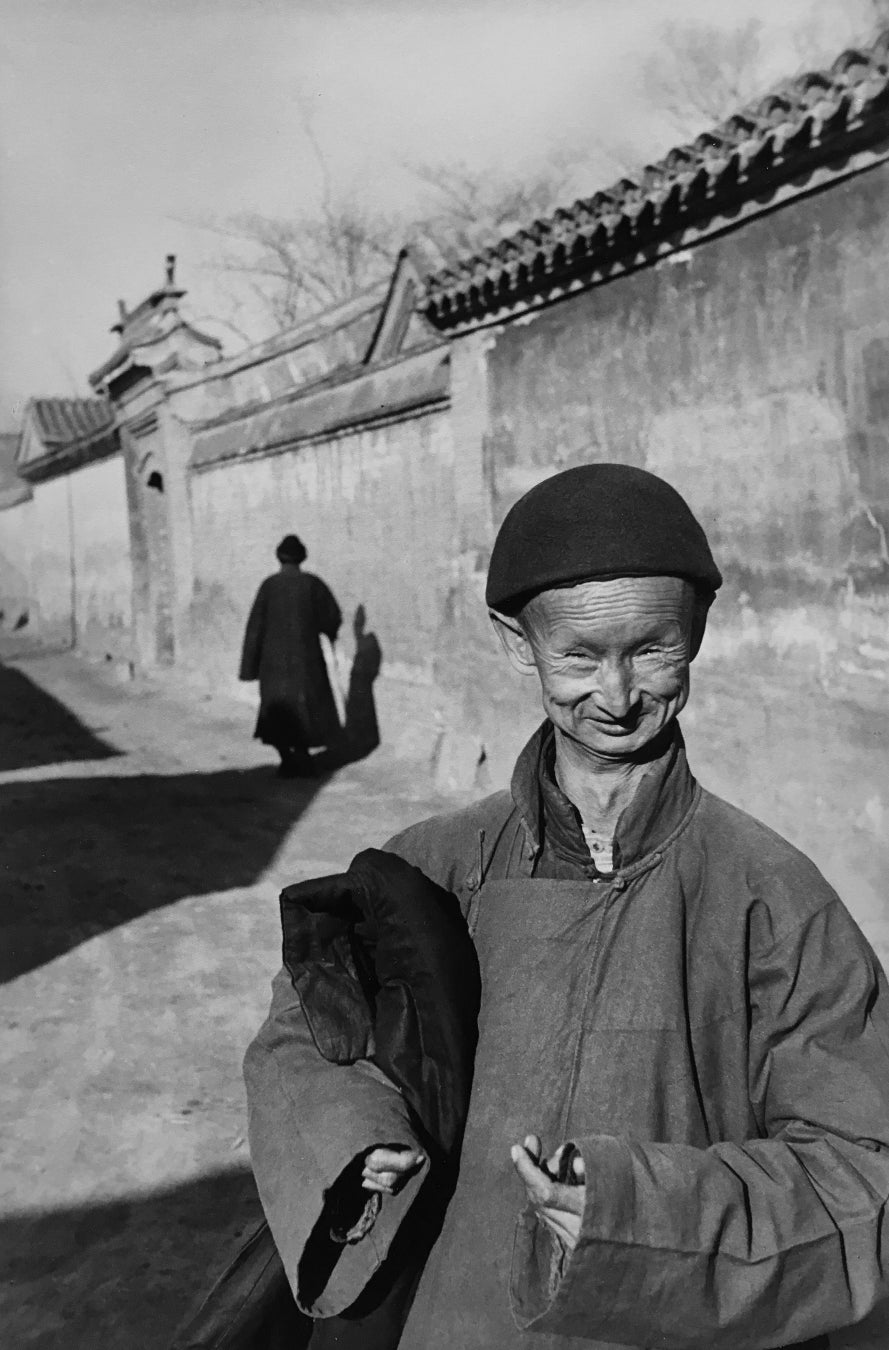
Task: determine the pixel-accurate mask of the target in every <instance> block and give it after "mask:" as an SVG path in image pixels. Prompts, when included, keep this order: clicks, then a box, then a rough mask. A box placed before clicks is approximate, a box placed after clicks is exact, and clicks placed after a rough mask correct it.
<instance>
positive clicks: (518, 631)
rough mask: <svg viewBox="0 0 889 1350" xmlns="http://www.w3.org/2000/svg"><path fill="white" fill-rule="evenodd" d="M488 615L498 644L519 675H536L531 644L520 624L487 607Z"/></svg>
mask: <svg viewBox="0 0 889 1350" xmlns="http://www.w3.org/2000/svg"><path fill="white" fill-rule="evenodd" d="M488 616H489V618H490V620H491V623H492V624H493V625H494V632H495V633H496V634H497V636H498V638H499V639H500V645H501V647H502V648H503V650H504V651H505V652H506V655H507V656H508V657H509V662H510V665H511V666H512V667H513V669H514V670H517V671H518V672H519V674H520V675H536V674H537V663H536V662H535V660H534V652H533V651H532V649H531V644H530V642H529V641H528V639H527V638H526V636H525V634H524V632H523V631H522V627H521V624H519V623H518V622H517V621H516V620H515V619H508V618H507V617H506V615H505V614H498V613H497V612H496V611H495V610H493V609H489V610H488Z"/></svg>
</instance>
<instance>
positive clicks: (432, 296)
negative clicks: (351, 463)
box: [423, 29, 889, 330]
mask: <svg viewBox="0 0 889 1350" xmlns="http://www.w3.org/2000/svg"><path fill="white" fill-rule="evenodd" d="M881 142H885V143H886V145H885V147H884V148H885V149H886V150H887V152H889V29H887V30H886V31H884V32H883V33H881V35H880V36H879V37H878V38H877V39H876V41H875V42H874V43H873V44H872V45H871V46H869V47H868V48H866V49H864V50H859V49H854V48H853V49H849V50H848V51H845V52H843V53H842V54H841V55H840V56H839V57H838V58H837V60H836V61H835V62H834V63H833V65H832V66H831V67H830V69H829V70H824V71H813V72H809V73H807V74H804V75H800V76H798V77H797V78H795V79H792V80H788V81H785V82H784V83H783V84H782V85H780V86H779V87H778V88H776V89H774V90H772V91H771V92H770V93H769V94H767V95H766V96H765V97H764V98H761V99H759V100H757V101H756V102H754V103H752V104H750V106H749V107H746V108H743V109H741V110H740V111H739V112H737V113H735V114H733V116H731V117H730V118H728V119H727V121H726V122H724V123H722V124H721V125H720V126H718V127H715V128H713V129H711V130H709V131H706V132H704V133H702V135H700V136H698V137H697V139H696V140H695V141H694V142H693V143H692V144H690V145H685V146H678V147H676V148H675V149H673V150H671V151H670V152H669V154H667V155H666V156H665V157H664V159H663V160H661V161H659V162H658V163H657V164H653V165H649V166H648V167H647V168H646V169H645V170H644V171H643V172H642V174H641V175H640V181H639V182H633V181H631V180H630V179H626V178H625V179H622V180H621V181H620V182H618V183H616V184H615V185H614V186H613V187H612V188H609V189H608V190H607V191H605V192H598V193H596V194H595V195H594V196H593V197H590V198H586V199H584V200H580V201H577V202H575V203H574V205H573V206H572V207H570V208H568V209H563V210H560V211H557V212H556V213H555V214H554V215H553V216H552V217H551V218H550V219H548V220H540V221H536V222H535V223H534V224H533V225H532V226H531V227H530V228H529V229H527V230H522V231H521V232H520V233H518V234H516V235H513V236H512V237H510V238H508V239H503V240H500V241H499V242H498V243H497V244H494V245H492V246H491V247H490V248H486V249H484V250H482V252H480V253H478V254H476V255H474V256H472V257H468V258H465V259H463V260H461V261H459V262H457V263H455V264H452V265H451V266H450V267H448V268H446V269H443V270H442V271H439V272H436V273H434V274H433V275H431V276H428V277H427V278H426V279H425V285H424V297H423V311H424V313H425V315H426V318H427V319H428V320H429V321H430V322H431V323H432V324H433V325H434V326H435V327H436V328H438V329H440V330H447V329H454V328H461V327H472V326H473V325H474V324H476V323H479V322H481V321H483V320H485V319H490V317H491V316H492V315H495V314H499V313H501V312H508V311H509V310H511V309H516V308H525V307H527V306H528V305H530V304H533V303H541V302H544V301H545V300H546V299H547V298H553V297H555V296H558V295H560V294H562V293H564V292H565V291H566V290H570V289H575V288H580V287H582V286H584V285H587V284H592V283H594V282H595V281H596V280H604V279H606V278H607V277H608V276H609V275H612V274H614V273H615V272H616V271H621V270H627V268H628V267H632V266H636V265H642V264H643V263H645V262H647V261H650V260H651V259H652V257H654V256H657V254H658V253H659V252H669V251H670V249H671V248H672V247H674V246H675V247H683V246H684V244H685V241H684V240H683V232H684V231H690V232H691V234H692V235H695V237H697V236H696V231H698V230H700V229H701V228H702V227H703V226H704V225H705V224H706V223H707V222H708V221H712V220H714V219H715V218H718V217H720V216H734V217H736V216H737V213H738V211H739V209H740V208H741V207H743V206H744V205H745V204H746V203H748V202H752V201H754V199H756V200H757V201H759V202H763V203H765V204H768V201H769V200H770V199H771V198H773V197H774V195H775V194H776V193H777V191H778V189H781V188H784V187H785V185H788V184H790V183H791V181H793V183H794V184H797V183H798V184H799V191H805V190H806V185H807V180H808V179H809V178H810V177H811V176H812V175H813V174H814V171H815V170H821V169H824V168H826V167H828V166H836V168H837V171H838V172H843V171H847V168H846V166H848V165H849V164H850V162H851V161H852V160H853V157H854V156H856V155H858V154H859V153H860V152H862V151H867V150H869V149H871V148H873V147H876V146H879V145H880V143H881ZM853 167H854V166H853Z"/></svg>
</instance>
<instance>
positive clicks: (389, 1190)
mask: <svg viewBox="0 0 889 1350" xmlns="http://www.w3.org/2000/svg"><path fill="white" fill-rule="evenodd" d="M425 1161H426V1154H425V1153H424V1152H423V1150H422V1149H419V1148H412V1147H411V1146H410V1145H409V1144H378V1145H377V1146H376V1148H373V1149H371V1151H370V1153H368V1154H367V1156H366V1157H365V1159H364V1171H363V1172H362V1174H361V1185H362V1188H363V1189H364V1190H365V1191H378V1192H380V1193H381V1194H385V1195H397V1194H398V1192H399V1191H400V1190H401V1188H402V1186H403V1185H404V1184H405V1182H406V1181H408V1180H409V1179H410V1177H412V1176H413V1175H414V1173H415V1172H418V1171H419V1169H420V1168H421V1167H422V1166H423V1164H424V1163H425Z"/></svg>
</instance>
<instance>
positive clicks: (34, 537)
mask: <svg viewBox="0 0 889 1350" xmlns="http://www.w3.org/2000/svg"><path fill="white" fill-rule="evenodd" d="M31 505H32V507H33V511H32V515H31V529H32V534H31V539H30V541H29V548H30V569H29V570H30V573H31V599H32V610H31V618H30V623H29V628H30V629H31V630H32V631H33V632H34V633H35V634H36V635H38V636H39V637H40V640H41V641H43V642H46V643H49V644H53V645H54V644H56V643H71V642H72V641H73V639H74V590H73V584H72V575H71V550H72V536H73V531H72V529H71V489H70V480H69V478H68V477H63V478H51V479H49V480H48V481H47V482H45V483H35V485H34V498H33V501H32V503H31Z"/></svg>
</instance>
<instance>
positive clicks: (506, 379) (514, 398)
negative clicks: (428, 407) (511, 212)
mask: <svg viewBox="0 0 889 1350" xmlns="http://www.w3.org/2000/svg"><path fill="white" fill-rule="evenodd" d="M887 249H889V168H886V167H884V166H881V167H879V168H877V169H874V170H871V171H869V172H867V173H864V174H862V175H860V176H859V177H857V178H854V179H851V180H848V181H846V182H845V183H840V184H837V185H835V186H833V187H831V188H830V189H829V190H827V191H825V192H822V193H820V194H818V195H813V196H810V197H806V198H804V199H800V200H797V201H796V202H794V203H792V204H790V205H787V206H785V207H783V208H782V209H781V210H778V211H776V212H774V213H772V214H770V215H767V216H763V217H760V218H759V219H756V220H752V221H750V222H749V223H747V224H745V225H744V226H743V227H742V228H740V229H738V230H736V231H734V232H732V233H729V234H725V235H723V236H721V237H719V238H715V239H712V240H709V241H708V242H705V243H702V244H701V245H699V246H698V247H696V248H694V249H693V250H690V251H688V252H687V253H686V254H683V255H677V257H676V258H674V259H672V260H667V261H664V262H662V263H660V264H658V265H657V266H655V267H651V268H647V269H645V270H642V271H639V272H636V273H635V274H633V275H630V276H626V277H622V278H620V279H616V280H614V281H612V282H610V283H608V284H606V285H602V286H598V287H596V288H594V289H592V290H590V291H587V292H584V293H582V294H579V295H577V296H575V297H573V298H570V299H567V300H565V301H563V302H561V303H559V304H556V305H553V306H552V307H550V308H549V309H546V310H544V311H542V312H540V313H538V314H536V315H533V316H528V317H526V318H524V319H520V320H518V321H515V322H513V323H511V324H509V325H507V326H505V327H504V328H503V329H500V330H495V331H494V332H492V333H491V334H489V337H488V341H489V343H490V345H489V349H488V354H487V363H488V381H489V392H488V397H489V422H488V427H489V432H488V443H487V449H488V455H487V462H488V473H489V481H490V487H491V492H492V498H493V506H494V514H495V518H497V519H499V518H500V517H502V515H503V513H504V512H505V511H506V509H507V508H508V507H509V506H510V505H511V503H512V502H513V501H514V500H515V499H516V498H517V497H518V496H519V495H520V494H521V493H522V492H523V491H525V490H526V489H527V488H528V487H529V486H530V485H531V484H532V483H533V482H535V481H537V479H538V478H541V477H543V476H545V475H547V474H549V473H551V472H553V471H554V470H556V469H558V468H562V467H567V466H569V465H573V464H579V463H583V462H585V461H588V460H608V459H617V460H622V461H625V462H628V463H633V464H638V465H641V466H643V467H645V468H648V469H651V470H653V471H654V472H656V473H660V474H662V475H663V476H664V477H666V478H668V479H669V480H670V481H671V482H673V483H674V484H675V485H676V486H677V487H678V488H679V489H680V491H681V492H683V493H684V494H685V495H686V496H687V497H688V499H689V500H690V502H691V503H692V505H693V507H694V509H695V510H696V512H697V513H698V514H699V515H700V517H701V519H702V521H703V523H704V525H705V527H706V528H707V531H708V533H709V534H710V537H711V539H712V541H713V544H714V549H715V552H716V554H717V557H718V558H719V561H720V563H721V565H722V566H723V568H724V570H725V571H726V573H727V575H728V576H729V578H730V579H733V580H734V581H736V582H737V584H738V587H739V588H741V589H743V590H745V591H746V592H748V594H750V595H751V596H752V597H753V599H754V601H755V600H756V599H757V598H758V597H760V596H761V597H762V598H763V599H767V598H768V597H769V594H770V593H771V594H772V595H773V596H775V597H778V598H780V599H781V600H782V601H783V600H786V599H787V597H788V596H789V595H791V594H794V593H796V594H800V595H813V594H821V595H823V594H825V593H829V592H830V591H831V590H832V589H833V588H835V587H837V586H838V585H839V586H842V585H843V584H844V583H845V582H846V581H847V579H849V578H851V579H852V580H853V583H854V584H856V585H857V586H858V587H866V586H872V585H874V584H882V585H883V586H886V587H887V588H889V553H887V550H886V531H887V529H889V276H887V272H886V268H885V265H884V260H885V257H886V254H887Z"/></svg>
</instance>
